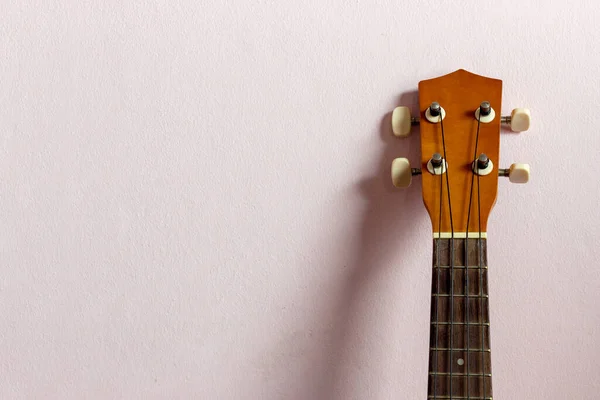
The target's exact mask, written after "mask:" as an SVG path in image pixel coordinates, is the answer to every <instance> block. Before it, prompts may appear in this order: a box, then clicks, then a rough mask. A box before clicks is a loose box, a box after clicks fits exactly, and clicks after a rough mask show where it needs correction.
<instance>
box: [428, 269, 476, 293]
mask: <svg viewBox="0 0 600 400" xmlns="http://www.w3.org/2000/svg"><path fill="white" fill-rule="evenodd" d="M465 271H468V277H469V296H476V295H479V294H487V293H488V279H487V275H488V274H487V272H488V271H487V268H483V269H481V270H480V269H479V268H468V269H465V268H454V270H451V269H450V268H440V269H437V268H436V269H434V270H433V277H432V282H431V293H439V294H450V283H453V290H454V294H455V295H459V294H466V293H465V292H466V285H465V282H466V277H467V273H465ZM438 275H439V280H440V286H439V289H438V285H437V283H438ZM451 276H452V278H453V279H452V280H451V279H450V277H451ZM480 278H482V279H483V288H482V287H481V279H480ZM482 289H483V290H482Z"/></svg>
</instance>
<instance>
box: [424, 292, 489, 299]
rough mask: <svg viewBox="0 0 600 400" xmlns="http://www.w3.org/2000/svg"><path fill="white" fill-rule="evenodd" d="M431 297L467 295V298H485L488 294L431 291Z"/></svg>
mask: <svg viewBox="0 0 600 400" xmlns="http://www.w3.org/2000/svg"><path fill="white" fill-rule="evenodd" d="M431 295H432V296H433V297H469V298H472V299H473V298H475V299H477V298H483V299H487V298H488V297H489V296H488V295H487V294H483V295H476V294H470V295H468V296H467V295H466V294H449V293H432V294H431Z"/></svg>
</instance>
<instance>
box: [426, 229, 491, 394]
mask: <svg viewBox="0 0 600 400" xmlns="http://www.w3.org/2000/svg"><path fill="white" fill-rule="evenodd" d="M466 246H468V249H467V248H466ZM465 250H466V251H465ZM465 264H466V265H467V267H465ZM487 271H488V268H487V251H486V239H483V238H482V239H480V238H469V239H468V240H467V239H464V238H462V239H457V238H455V239H434V243H433V279H432V290H431V332H430V341H429V343H430V350H429V384H428V391H427V398H428V399H440V400H442V399H457V400H458V399H470V400H483V399H486V400H490V399H492V369H491V351H490V350H491V347H490V319H489V293H488V283H487V282H488V280H487Z"/></svg>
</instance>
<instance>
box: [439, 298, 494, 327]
mask: <svg viewBox="0 0 600 400" xmlns="http://www.w3.org/2000/svg"><path fill="white" fill-rule="evenodd" d="M431 300H432V301H431V316H432V321H436V320H437V321H445V322H449V321H450V319H451V315H450V314H451V312H450V311H451V310H450V304H452V305H453V308H454V310H452V311H453V312H454V319H453V320H454V321H459V322H465V323H466V321H467V313H466V308H467V301H468V307H469V310H468V311H469V315H468V318H469V322H471V321H472V322H478V323H479V322H490V319H489V308H488V303H489V298H487V297H486V298H482V297H473V296H470V297H469V298H468V299H467V297H466V296H465V297H457V296H455V297H454V298H451V297H449V296H446V297H439V296H431ZM436 312H437V319H436ZM482 313H483V315H481V314H482Z"/></svg>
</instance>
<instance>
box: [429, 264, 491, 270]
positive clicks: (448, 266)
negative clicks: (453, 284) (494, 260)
mask: <svg viewBox="0 0 600 400" xmlns="http://www.w3.org/2000/svg"><path fill="white" fill-rule="evenodd" d="M438 268H440V269H450V268H458V269H461V268H462V269H465V266H464V265H453V266H450V265H434V266H433V269H438ZM467 268H469V269H488V267H487V265H482V266H481V267H480V266H478V265H469V266H468V267H467Z"/></svg>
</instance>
